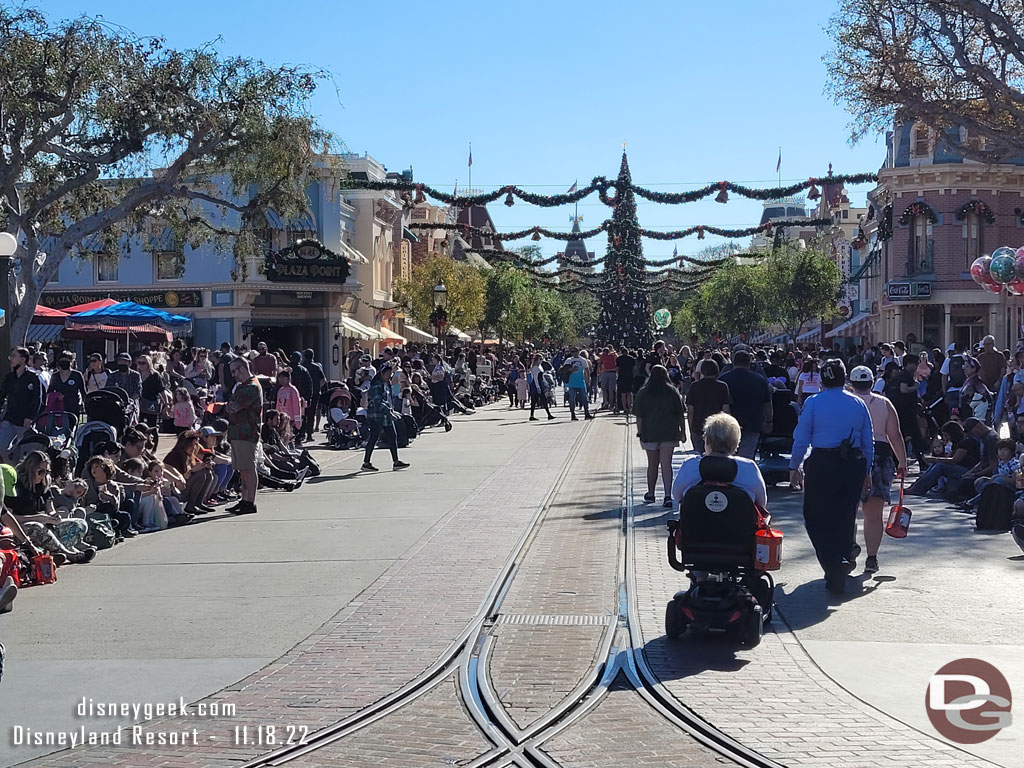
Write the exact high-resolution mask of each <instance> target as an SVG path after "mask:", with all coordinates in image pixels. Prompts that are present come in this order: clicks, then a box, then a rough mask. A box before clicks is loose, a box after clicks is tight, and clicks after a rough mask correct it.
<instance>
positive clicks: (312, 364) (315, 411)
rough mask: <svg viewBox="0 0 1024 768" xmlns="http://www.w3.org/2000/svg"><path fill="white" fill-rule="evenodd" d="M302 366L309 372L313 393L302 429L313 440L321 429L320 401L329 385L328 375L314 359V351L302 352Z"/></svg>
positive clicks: (306, 350) (307, 437) (303, 419)
mask: <svg viewBox="0 0 1024 768" xmlns="http://www.w3.org/2000/svg"><path fill="white" fill-rule="evenodd" d="M302 365H303V366H304V367H305V368H306V370H307V371H309V378H310V380H311V382H312V393H313V396H312V397H311V398H310V400H309V406H308V407H307V408H306V412H305V414H304V416H303V418H302V429H303V432H304V433H305V435H306V439H307V440H312V439H313V433H314V432H316V431H318V430H319V429H320V400H321V397H322V396H323V390H324V387H325V386H326V384H327V375H326V374H325V373H324V368H323V366H322V365H320V363H318V362H317V361H316V360H315V359H314V357H313V350H312V349H304V350H303V351H302Z"/></svg>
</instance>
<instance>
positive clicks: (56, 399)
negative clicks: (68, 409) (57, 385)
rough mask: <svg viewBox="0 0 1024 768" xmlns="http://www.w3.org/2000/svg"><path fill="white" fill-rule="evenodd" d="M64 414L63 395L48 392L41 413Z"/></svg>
mask: <svg viewBox="0 0 1024 768" xmlns="http://www.w3.org/2000/svg"><path fill="white" fill-rule="evenodd" d="M63 412H64V394H63V393H62V392H57V391H55V390H52V389H51V390H50V391H49V392H47V393H46V406H45V407H44V408H43V413H63Z"/></svg>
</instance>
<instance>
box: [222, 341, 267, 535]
mask: <svg viewBox="0 0 1024 768" xmlns="http://www.w3.org/2000/svg"><path fill="white" fill-rule="evenodd" d="M231 376H232V378H234V380H235V382H236V384H235V389H234V391H233V392H232V393H231V400H230V402H229V403H228V404H227V407H226V408H225V409H224V410H225V411H227V415H228V442H229V443H230V444H231V464H232V466H234V468H235V470H236V471H237V472H238V475H239V477H240V478H241V480H242V500H241V501H240V502H238V504H236V505H235V506H233V507H228V512H231V513H233V514H236V515H252V514H255V512H256V487H257V485H258V482H259V481H258V480H257V477H256V446H257V444H258V443H259V441H260V426H261V423H262V421H263V389H262V388H261V387H260V384H259V382H258V381H256V377H255V376H253V375H252V370H251V369H250V368H249V361H248V360H247V359H246V358H244V357H237V358H235V359H234V360H232V361H231Z"/></svg>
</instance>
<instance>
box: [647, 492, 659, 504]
mask: <svg viewBox="0 0 1024 768" xmlns="http://www.w3.org/2000/svg"><path fill="white" fill-rule="evenodd" d="M656 498H657V497H656V496H655V495H654V494H653V493H645V494H644V501H645V502H647V503H648V504H653V503H654V501H655V499H656Z"/></svg>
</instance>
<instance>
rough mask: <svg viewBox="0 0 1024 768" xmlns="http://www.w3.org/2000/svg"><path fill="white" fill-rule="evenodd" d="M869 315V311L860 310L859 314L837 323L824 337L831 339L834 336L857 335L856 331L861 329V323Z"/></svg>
mask: <svg viewBox="0 0 1024 768" xmlns="http://www.w3.org/2000/svg"><path fill="white" fill-rule="evenodd" d="M868 317H870V315H869V313H867V312H861V313H860V314H859V315H854V316H853V317H852V318H850V319H849V320H847V321H846V322H845V323H843V324H842V325H837V326H836V327H835V328H833V329H832V330H831V331H829V332H828V333H826V334H825V338H826V339H833V338H835V337H836V336H840V335H842V336H857V335H859V334H858V331H859V330H861V325H862V324H863V323H864V321H865V320H867V319H868Z"/></svg>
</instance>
